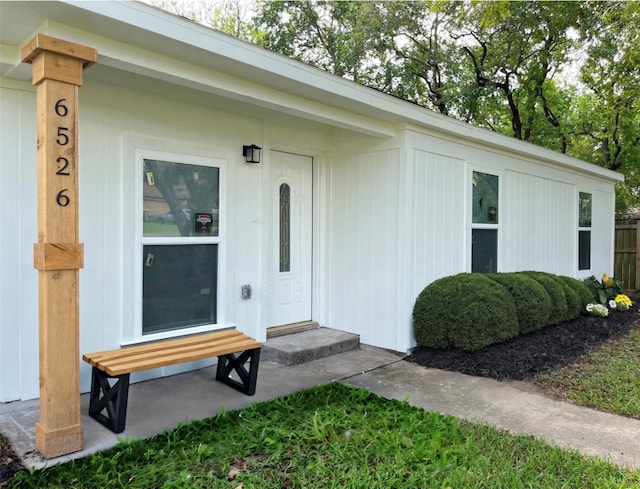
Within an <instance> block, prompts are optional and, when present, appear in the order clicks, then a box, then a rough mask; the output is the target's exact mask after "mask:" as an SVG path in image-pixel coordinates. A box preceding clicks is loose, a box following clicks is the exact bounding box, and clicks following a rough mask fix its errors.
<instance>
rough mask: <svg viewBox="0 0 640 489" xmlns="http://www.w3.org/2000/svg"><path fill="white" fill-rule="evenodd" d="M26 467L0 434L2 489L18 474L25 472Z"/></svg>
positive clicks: (0, 483)
mask: <svg viewBox="0 0 640 489" xmlns="http://www.w3.org/2000/svg"><path fill="white" fill-rule="evenodd" d="M23 469H24V466H23V465H22V461H21V460H20V457H18V455H17V454H16V452H14V451H13V447H12V446H11V443H9V440H7V438H6V437H5V436H4V435H3V434H2V433H0V487H3V486H5V485H6V481H8V480H9V479H11V478H12V477H13V476H14V475H15V473H16V472H18V471H20V470H23Z"/></svg>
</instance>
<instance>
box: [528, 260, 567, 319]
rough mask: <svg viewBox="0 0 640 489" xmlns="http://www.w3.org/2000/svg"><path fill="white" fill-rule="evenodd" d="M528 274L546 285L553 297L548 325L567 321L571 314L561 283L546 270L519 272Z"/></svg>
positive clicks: (550, 295)
mask: <svg viewBox="0 0 640 489" xmlns="http://www.w3.org/2000/svg"><path fill="white" fill-rule="evenodd" d="M517 273H521V274H524V275H526V276H527V277H530V278H532V279H534V280H535V281H536V282H538V283H539V284H540V285H542V286H543V287H544V289H545V290H546V291H547V294H549V298H550V299H551V313H550V314H549V319H547V326H553V325H555V324H560V323H561V322H563V321H566V318H567V316H568V314H569V310H568V307H567V297H566V296H565V293H564V289H563V287H562V285H560V283H559V282H558V281H557V280H555V279H554V278H553V277H552V276H551V274H549V273H546V272H533V271H527V272H517Z"/></svg>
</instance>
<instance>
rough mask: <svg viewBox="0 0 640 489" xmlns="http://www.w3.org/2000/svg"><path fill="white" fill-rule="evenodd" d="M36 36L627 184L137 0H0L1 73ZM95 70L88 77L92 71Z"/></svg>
mask: <svg viewBox="0 0 640 489" xmlns="http://www.w3.org/2000/svg"><path fill="white" fill-rule="evenodd" d="M36 33H42V34H47V35H50V36H54V37H60V38H62V39H65V40H68V41H72V42H76V43H79V44H85V45H88V46H89V47H92V48H95V49H97V51H98V64H97V65H96V67H94V68H92V69H91V70H95V71H96V73H97V74H100V75H105V76H106V74H107V71H105V70H109V69H111V70H113V71H114V72H117V73H118V74H122V73H125V74H126V73H129V74H131V75H132V76H133V75H135V76H137V77H145V78H146V79H149V80H160V81H164V82H166V83H169V84H172V85H174V86H180V87H184V88H186V89H189V90H193V91H196V92H200V93H206V94H211V95H214V96H218V97H223V98H225V99H229V100H235V101H237V102H238V103H242V104H244V105H249V106H255V107H261V108H264V109H268V110H271V111H276V112H279V113H282V114H287V115H291V116H295V117H299V118H302V119H306V120H310V121H315V122H319V123H322V124H326V125H328V126H331V127H336V128H341V129H346V130H349V131H353V132H356V133H359V134H364V135H367V136H373V137H377V138H388V137H393V136H395V135H396V134H397V131H398V129H402V128H407V127H415V128H417V129H418V130H420V131H426V132H436V133H439V134H442V135H445V136H446V137H449V138H455V139H458V140H460V139H464V140H467V141H472V142H474V143H477V144H481V145H484V146H491V147H496V148H501V149H502V150H506V151H511V152H515V153H518V154H521V155H523V156H527V157H533V158H536V159H542V160H544V161H548V162H551V163H553V164H556V165H561V166H565V167H571V168H573V169H575V170H578V171H581V172H586V173H590V174H592V175H597V176H599V177H601V178H605V179H608V180H614V181H622V180H623V177H622V175H620V174H618V173H615V172H612V171H609V170H606V169H604V168H601V167H598V166H596V165H591V164H589V163H585V162H583V161H580V160H577V159H575V158H571V157H568V156H566V155H562V154H560V153H557V152H554V151H551V150H547V149H544V148H541V147H538V146H535V145H532V144H528V143H524V142H522V141H518V140H516V139H514V138H510V137H508V136H504V135H501V134H498V133H495V132H492V131H489V130H486V129H482V128H478V127H474V126H472V125H470V124H466V123H464V122H461V121H458V120H455V119H452V118H449V117H446V116H443V115H441V114H437V113H435V112H433V111H430V110H427V109H425V108H423V107H420V106H418V105H415V104H412V103H410V102H406V101H403V100H400V99H398V98H396V97H392V96H390V95H386V94H384V93H381V92H379V91H376V90H373V89H370V88H367V87H364V86H361V85H358V84H356V83H354V82H351V81H349V80H345V79H343V78H340V77H337V76H334V75H332V74H330V73H327V72H324V71H322V70H319V69H316V68H314V67H311V66H309V65H306V64H304V63H301V62H298V61H295V60H292V59H290V58H287V57H285V56H282V55H279V54H277V53H274V52H271V51H268V50H266V49H263V48H261V47H259V46H255V45H253V44H250V43H247V42H244V41H241V40H239V39H236V38H234V37H232V36H229V35H226V34H224V33H221V32H219V31H216V30H214V29H211V28H208V27H205V26H202V25H200V24H197V23H195V22H192V21H190V20H188V19H185V18H183V17H179V16H176V15H173V14H169V13H167V12H164V11H162V10H160V9H157V8H155V7H152V6H149V5H147V4H144V3H140V2H131V1H79V2H78V1H57V2H49V1H44V2H43V1H27V2H17V1H11V2H2V1H0V76H2V77H5V78H14V79H19V80H28V79H30V78H31V67H30V65H28V64H25V63H22V62H21V60H20V50H21V48H22V46H23V45H24V44H26V43H27V42H28V41H30V40H31V38H32V37H33V36H34V35H35V34H36ZM91 70H89V71H88V72H87V77H90V76H91Z"/></svg>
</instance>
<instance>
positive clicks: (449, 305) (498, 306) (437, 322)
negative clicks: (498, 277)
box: [413, 273, 518, 351]
mask: <svg viewBox="0 0 640 489" xmlns="http://www.w3.org/2000/svg"><path fill="white" fill-rule="evenodd" d="M413 334H414V337H415V339H416V342H417V343H418V344H419V345H420V346H426V347H430V348H451V347H454V348H462V349H463V350H467V351H476V350H480V349H482V348H484V347H486V346H489V345H491V344H494V343H499V342H502V341H505V340H508V339H510V338H514V337H515V336H517V335H518V318H517V314H516V309H515V306H514V304H513V299H512V298H511V295H510V294H509V293H508V292H507V290H506V289H505V288H504V287H503V286H502V285H500V284H499V283H497V282H495V281H493V280H491V279H490V278H488V277H486V276H485V275H481V274H477V273H460V274H458V275H452V276H449V277H444V278H441V279H438V280H436V281H434V282H432V283H431V284H429V285H428V286H427V287H425V288H424V290H423V291H422V292H421V293H420V295H419V296H418V298H417V299H416V303H415V306H414V309H413Z"/></svg>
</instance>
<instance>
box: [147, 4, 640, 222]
mask: <svg viewBox="0 0 640 489" xmlns="http://www.w3.org/2000/svg"><path fill="white" fill-rule="evenodd" d="M155 3H156V4H157V5H159V6H161V8H166V9H169V10H172V11H174V12H177V13H180V14H181V15H184V16H186V17H189V18H198V17H199V18H200V19H201V21H202V22H203V23H206V24H209V25H211V26H213V27H216V28H218V29H221V30H223V31H225V32H227V33H230V34H233V35H236V36H238V37H241V38H243V39H248V40H252V41H253V42H255V43H257V44H260V45H262V46H264V47H266V48H268V49H271V50H273V51H276V52H279V53H281V54H284V55H286V56H289V57H292V58H295V59H298V60H301V61H303V62H305V63H309V64H312V65H314V66H317V67H318V68H321V69H323V70H326V71H329V72H331V73H334V74H336V75H339V76H342V77H345V78H348V79H350V80H353V81H356V82H358V83H361V84H364V85H367V86H370V87H372V88H375V89H378V90H381V91H383V92H386V93H389V94H392V95H395V96H398V97H401V98H403V99H406V100H409V101H412V102H414V103H417V104H420V105H423V106H425V107H428V108H430V109H433V110H436V111H438V112H440V113H442V114H445V115H448V116H451V117H455V118H457V119H460V120H463V121H466V122H469V123H472V124H475V125H478V126H481V127H486V128H489V129H491V130H494V131H497V132H501V133H503V134H507V135H509V136H513V137H515V138H518V139H521V140H523V141H529V142H531V143H534V144H538V145H541V146H544V147H548V148H550V149H553V150H556V151H559V152H562V153H566V154H568V155H571V156H575V157H577V158H580V159H583V160H586V161H589V162H591V163H595V164H598V165H601V166H603V167H605V168H609V169H612V170H618V171H620V172H622V173H623V174H624V175H625V177H626V182H625V183H624V184H621V185H619V188H618V202H617V208H618V210H621V211H622V210H624V209H626V208H628V207H631V206H640V191H639V184H640V82H639V80H640V2H629V1H623V0H612V1H609V2H586V1H565V2H534V1H504V2H477V1H470V0H466V1H461V2H449V1H440V0H420V1H418V0H416V1H403V2H384V1H291V0H285V1H270V0H258V1H257V3H255V4H253V3H247V2H246V1H245V2H243V1H242V0H221V1H219V2H204V1H191V2H177V1H175V0H157V1H156V2H155ZM203 8H204V11H202V9H203ZM198 9H200V10H198ZM251 9H253V10H252V14H251V15H249V13H248V11H249V10H251ZM185 12H186V14H185Z"/></svg>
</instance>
